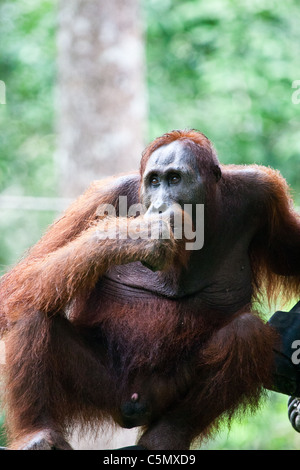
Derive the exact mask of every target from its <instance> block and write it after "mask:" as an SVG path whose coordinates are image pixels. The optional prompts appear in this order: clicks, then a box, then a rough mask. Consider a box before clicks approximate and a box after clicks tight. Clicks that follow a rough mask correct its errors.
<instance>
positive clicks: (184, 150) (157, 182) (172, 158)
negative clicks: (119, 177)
mask: <svg viewBox="0 0 300 470" xmlns="http://www.w3.org/2000/svg"><path fill="white" fill-rule="evenodd" d="M141 200H142V203H143V204H144V205H145V207H146V209H147V213H149V214H153V213H157V212H165V211H166V210H167V209H168V208H169V207H170V206H172V204H174V203H177V204H179V205H180V206H181V208H182V209H183V207H184V204H195V203H198V204H202V203H204V188H203V181H202V177H201V176H200V173H199V169H198V167H197V164H196V159H195V156H194V155H193V152H192V150H191V149H190V148H189V147H188V146H187V145H184V144H183V143H182V142H180V141H175V142H172V143H171V144H168V145H164V146H162V147H160V148H158V149H157V150H155V152H153V153H152V155H151V156H150V158H149V160H148V163H147V165H146V169H145V172H144V176H143V185H142V191H141Z"/></svg>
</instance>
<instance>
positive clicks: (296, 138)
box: [144, 0, 300, 203]
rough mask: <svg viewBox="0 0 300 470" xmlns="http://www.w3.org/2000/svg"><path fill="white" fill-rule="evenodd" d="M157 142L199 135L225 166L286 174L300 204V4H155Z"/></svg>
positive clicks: (151, 0) (152, 97) (151, 80)
mask: <svg viewBox="0 0 300 470" xmlns="http://www.w3.org/2000/svg"><path fill="white" fill-rule="evenodd" d="M144 4H145V10H146V18H147V67H148V85H149V87H148V88H149V110H150V119H149V140H151V139H152V138H154V137H156V136H158V135H160V134H162V133H164V132H166V131H168V130H172V129H178V128H185V127H191V128H196V129H198V130H201V131H202V132H204V133H205V134H206V135H207V136H208V137H209V138H210V139H211V140H212V141H213V142H214V143H215V146H216V149H217V151H218V153H219V156H220V160H221V161H222V162H223V163H246V164H249V163H258V164H263V165H267V166H272V167H274V168H277V169H279V170H280V171H281V172H282V174H283V175H284V176H285V178H287V180H288V182H289V183H290V185H291V186H292V188H293V189H294V192H295V197H296V198H297V201H298V203H299V201H300V157H299V155H300V125H299V124H300V104H299V105H296V104H293V103H292V93H293V92H294V91H295V90H294V89H292V83H293V81H294V80H297V79H300V75H299V65H298V63H299V60H298V57H299V42H300V29H299V21H300V9H299V4H298V2H297V1H296V0H288V1H286V2H279V1H276V2H274V1H271V0H260V1H258V0H257V1H254V0H247V1H244V2H235V1H233V0H210V1H209V2H206V1H204V0H202V1H199V0H184V1H182V0H163V1H161V0H147V2H144Z"/></svg>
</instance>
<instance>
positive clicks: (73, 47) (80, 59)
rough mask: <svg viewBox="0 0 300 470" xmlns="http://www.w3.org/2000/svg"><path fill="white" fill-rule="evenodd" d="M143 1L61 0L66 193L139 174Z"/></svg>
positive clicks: (61, 138) (61, 139) (61, 153)
mask: <svg viewBox="0 0 300 470" xmlns="http://www.w3.org/2000/svg"><path fill="white" fill-rule="evenodd" d="M145 110H146V106H145V89H144V43H143V37H142V28H141V21H140V11H139V0H126V2H124V1H123V0H110V1H104V0H93V1H88V2H87V1H85V0H72V1H71V2H65V1H63V0H61V1H60V4H59V31H58V116H59V123H58V151H57V163H58V166H59V168H60V182H61V193H62V194H64V195H66V196H76V195H78V194H79V193H81V192H82V191H83V190H84V189H86V187H87V186H88V184H89V183H90V182H91V181H92V180H94V179H97V178H100V177H103V176H109V175H112V174H114V173H117V172H124V171H127V170H130V169H134V170H136V169H137V168H138V163H139V160H140V155H141V151H142V149H143V147H144V144H145V141H144V138H145V135H144V134H145V115H146V111H145Z"/></svg>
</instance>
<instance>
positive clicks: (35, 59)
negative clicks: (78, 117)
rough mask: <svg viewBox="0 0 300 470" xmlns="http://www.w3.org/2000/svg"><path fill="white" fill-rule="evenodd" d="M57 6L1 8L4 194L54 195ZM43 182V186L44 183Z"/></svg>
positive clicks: (0, 179) (33, 1) (29, 3)
mask: <svg viewBox="0 0 300 470" xmlns="http://www.w3.org/2000/svg"><path fill="white" fill-rule="evenodd" d="M54 5H55V2H52V1H50V0H49V1H46V0H45V1H43V2H39V1H37V0H26V1H22V2H21V1H4V2H1V4H0V28H1V29H0V30H1V55H0V77H1V80H3V81H4V82H5V84H6V103H7V104H6V105H1V106H0V127H1V129H2V132H1V140H0V155H1V158H0V192H2V191H3V190H5V191H8V188H9V192H10V193H11V194H14V195H16V194H29V195H43V194H47V195H52V194H53V195H54V194H55V189H54V166H53V163H52V162H53V153H54V143H55V137H54V124H53V114H54V112H53V111H54V108H53V102H54V87H53V85H54V80H55V39H54V38H55V35H54V33H55V14H54V13H55V9H54ZM41 182H42V184H41Z"/></svg>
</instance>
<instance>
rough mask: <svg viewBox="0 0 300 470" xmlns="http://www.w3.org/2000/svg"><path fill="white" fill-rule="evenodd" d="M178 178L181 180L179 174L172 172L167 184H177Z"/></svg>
mask: <svg viewBox="0 0 300 470" xmlns="http://www.w3.org/2000/svg"><path fill="white" fill-rule="evenodd" d="M180 180H181V178H180V175H178V174H177V173H172V174H171V175H170V176H169V184H178V183H179V182H180Z"/></svg>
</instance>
